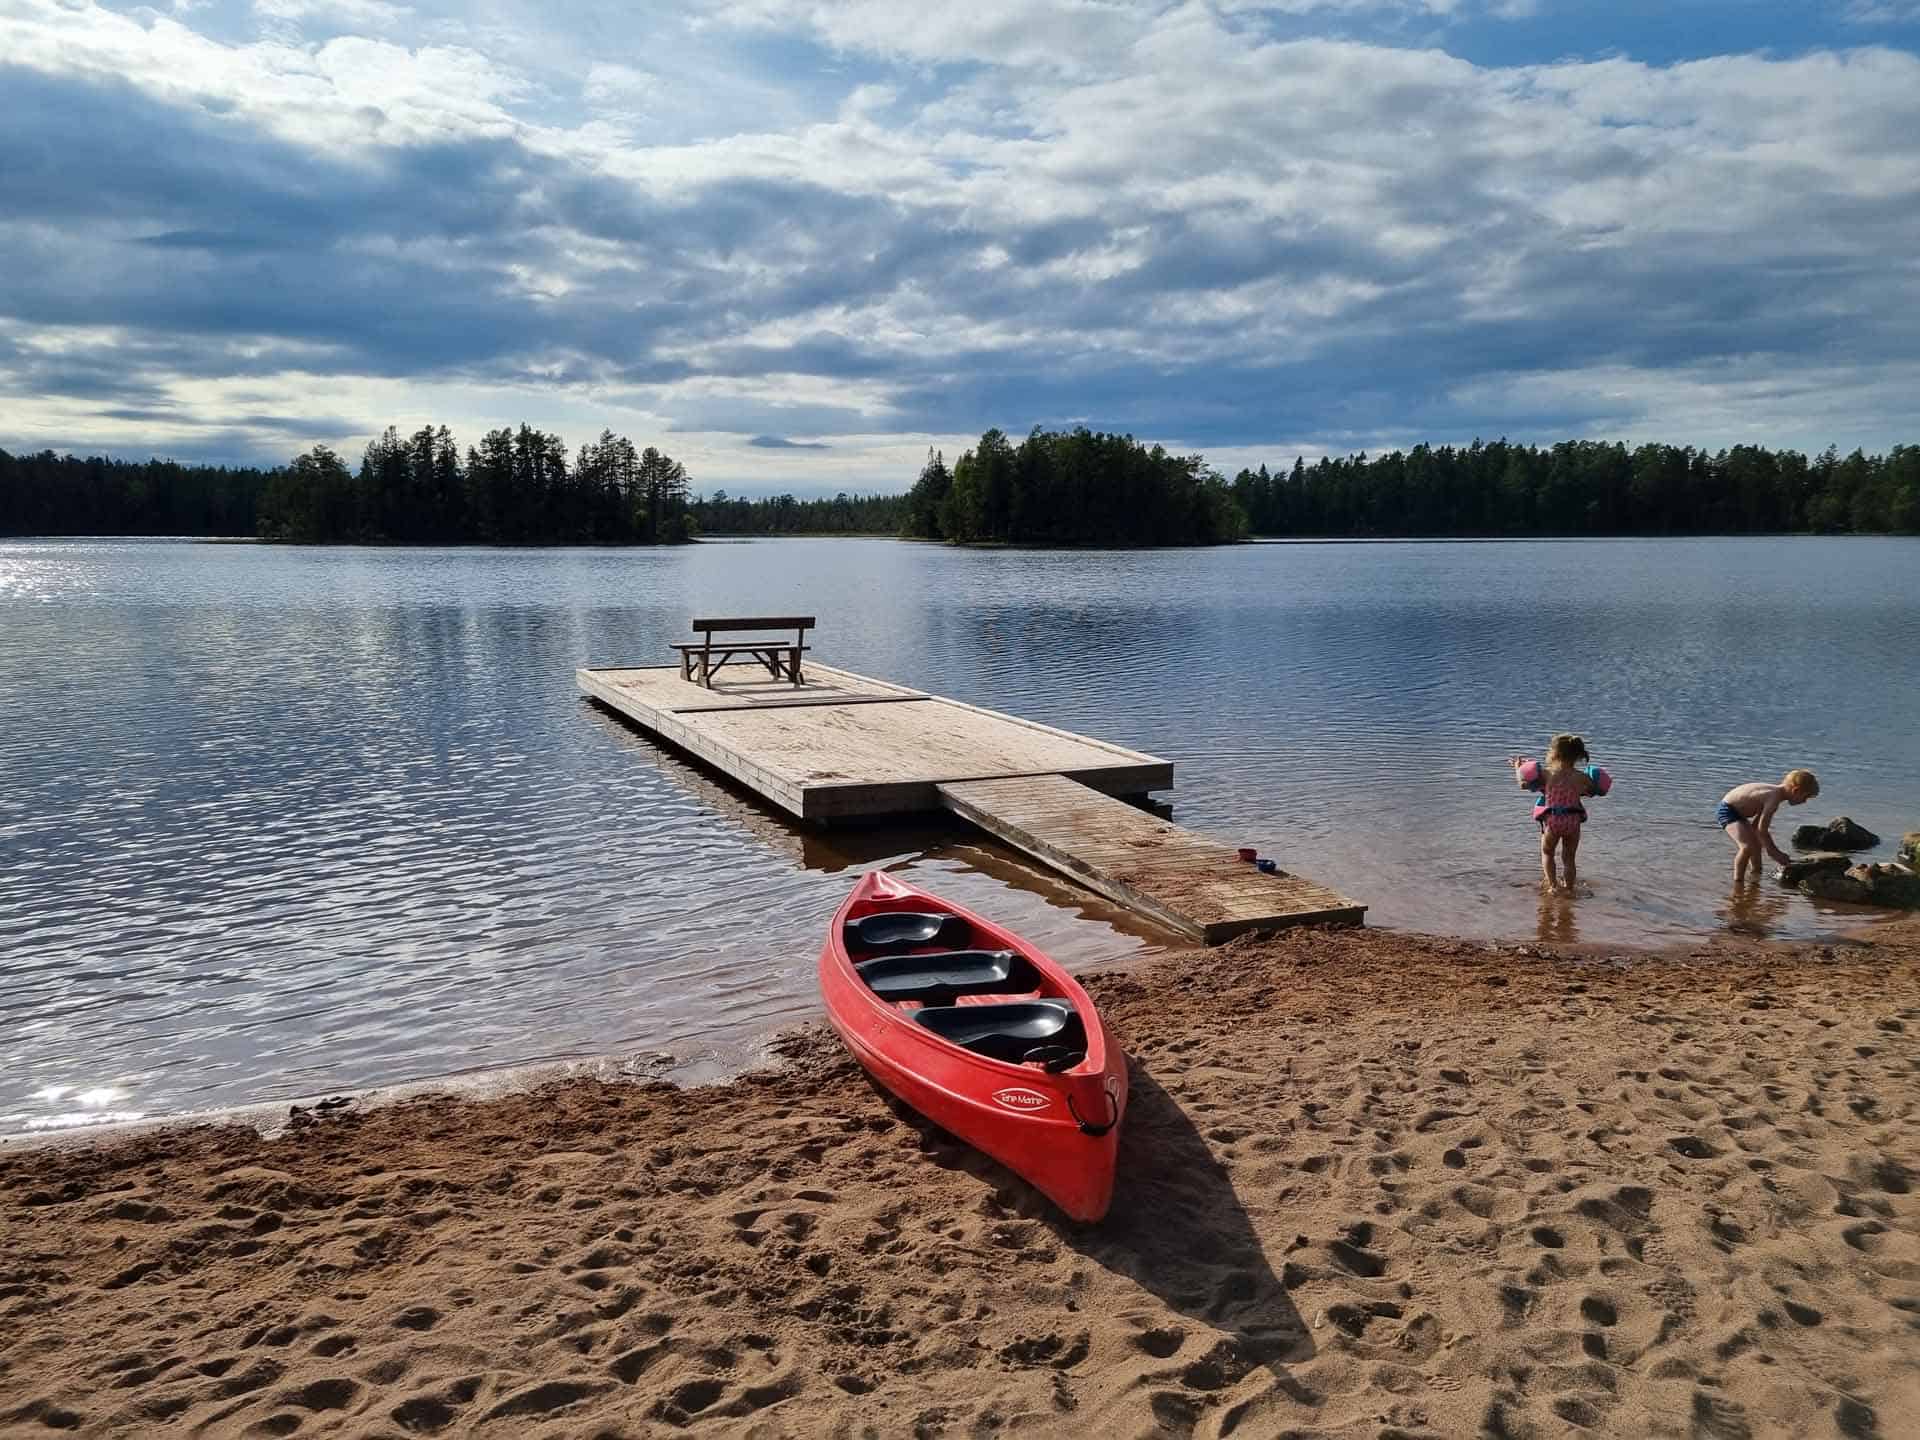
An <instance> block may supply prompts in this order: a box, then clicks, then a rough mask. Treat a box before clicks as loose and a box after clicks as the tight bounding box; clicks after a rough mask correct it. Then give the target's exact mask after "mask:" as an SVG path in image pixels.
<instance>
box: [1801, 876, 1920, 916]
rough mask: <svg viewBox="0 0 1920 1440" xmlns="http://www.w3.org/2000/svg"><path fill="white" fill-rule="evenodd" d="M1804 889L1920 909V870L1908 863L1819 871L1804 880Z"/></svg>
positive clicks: (1855, 900) (1853, 901) (1855, 902)
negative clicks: (1910, 866)
mask: <svg viewBox="0 0 1920 1440" xmlns="http://www.w3.org/2000/svg"><path fill="white" fill-rule="evenodd" d="M1800 889H1801V891H1802V892H1803V893H1804V894H1807V895H1818V896H1819V897H1820V898H1821V899H1822V900H1844V901H1846V902H1847V903H1848V904H1852V905H1885V906H1888V907H1889V908H1892V909H1896V910H1916V909H1920V872H1916V871H1914V870H1912V869H1910V868H1909V867H1907V866H1905V865H1855V866H1854V867H1853V868H1852V869H1850V870H1845V871H1841V870H1816V871H1814V872H1813V873H1812V874H1811V875H1808V876H1805V877H1804V878H1803V879H1802V880H1801V881H1800Z"/></svg>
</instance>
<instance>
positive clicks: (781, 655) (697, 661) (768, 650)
mask: <svg viewBox="0 0 1920 1440" xmlns="http://www.w3.org/2000/svg"><path fill="white" fill-rule="evenodd" d="M813 623H814V621H813V616H811V615H747V616H733V617H728V618H721V619H709V620H695V621H693V622H692V625H691V627H690V628H691V629H694V630H698V631H699V632H700V638H699V639H698V640H690V641H683V642H680V643H678V644H676V645H675V646H674V647H673V648H674V649H675V650H678V651H679V652H680V678H681V679H682V680H691V681H694V682H695V683H697V684H700V685H704V686H706V687H707V689H709V690H711V689H712V688H713V676H714V672H715V671H717V670H719V669H720V668H721V667H722V666H724V665H725V664H726V663H727V662H728V661H729V660H731V659H733V657H734V656H736V655H747V656H751V657H752V658H753V659H755V660H758V661H759V662H760V663H761V664H762V665H764V666H766V667H767V673H768V674H769V675H771V676H773V678H774V679H776V680H782V679H784V680H790V681H792V682H793V683H794V684H795V685H798V684H799V683H800V657H801V656H802V655H804V654H805V653H806V652H807V651H808V650H809V649H811V648H812V647H811V646H810V645H808V644H807V631H809V630H811V629H812V628H813ZM768 630H791V631H793V632H794V638H793V639H792V640H790V641H789V640H752V639H742V638H740V637H741V636H746V635H753V634H756V633H763V632H765V631H768ZM716 634H717V635H719V636H721V638H720V639H718V640H716V639H714V638H713V637H714V636H715V635H716Z"/></svg>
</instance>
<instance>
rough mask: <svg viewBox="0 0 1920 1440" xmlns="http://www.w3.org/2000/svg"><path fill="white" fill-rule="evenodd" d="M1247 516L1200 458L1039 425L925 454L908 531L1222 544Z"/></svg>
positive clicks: (978, 537)
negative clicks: (954, 452)
mask: <svg viewBox="0 0 1920 1440" xmlns="http://www.w3.org/2000/svg"><path fill="white" fill-rule="evenodd" d="M1247 521H1248V515H1247V512H1246V510H1245V508H1244V507H1243V506H1241V505H1238V504H1236V503H1235V502H1234V499H1233V496H1232V494H1231V493H1230V492H1229V490H1228V488H1227V485H1226V483H1225V482H1224V481H1223V480H1222V479H1221V478H1220V476H1219V474H1218V473H1217V472H1215V471H1213V470H1211V469H1209V468H1208V467H1207V462H1206V461H1205V459H1204V458H1202V457H1201V456H1199V455H1169V454H1168V453H1167V452H1166V451H1165V450H1163V449H1162V448H1161V447H1160V446H1158V445H1155V446H1154V447H1152V448H1151V449H1148V448H1147V447H1146V446H1144V445H1142V444H1140V443H1139V442H1138V441H1136V440H1135V439H1134V438H1133V437H1132V436H1131V435H1097V434H1095V433H1094V432H1093V431H1091V430H1086V429H1079V430H1074V431H1071V432H1069V433H1065V434H1061V433H1058V432H1055V431H1047V430H1041V429H1039V428H1037V427H1036V428H1035V429H1034V430H1033V432H1032V433H1031V434H1029V435H1028V436H1027V438H1026V439H1024V440H1022V441H1021V442H1020V443H1019V445H1017V446H1016V445H1013V444H1012V443H1011V442H1009V441H1008V439H1007V437H1006V435H1005V434H1003V433H1002V432H1001V431H999V430H989V431H987V433H986V434H984V435H982V436H981V437H980V443H979V445H978V446H976V447H975V448H974V449H972V450H969V451H967V452H966V453H965V454H964V455H962V456H961V457H960V458H959V460H958V461H956V462H955V463H954V467H953V469H952V470H951V471H949V470H948V469H947V466H946V462H945V460H944V459H943V457H942V456H940V455H939V454H937V453H934V454H930V455H929V456H928V457H927V463H926V465H925V466H924V467H923V468H922V469H921V471H920V478H919V479H918V480H916V481H915V482H914V486H913V489H912V490H911V491H910V492H909V493H908V495H907V524H906V533H907V534H909V535H915V536H919V537H921V538H923V539H929V540H959V541H963V542H968V543H978V542H981V541H1002V542H1006V543H1010V544H1016V545H1220V544H1225V543H1227V542H1228V541H1232V540H1239V539H1243V538H1244V537H1245V536H1246V533H1247Z"/></svg>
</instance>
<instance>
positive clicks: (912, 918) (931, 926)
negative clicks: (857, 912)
mask: <svg viewBox="0 0 1920 1440" xmlns="http://www.w3.org/2000/svg"><path fill="white" fill-rule="evenodd" d="M972 938H973V927H972V926H971V925H969V924H968V923H967V922H966V921H964V920H962V919H961V918H960V917H959V916H958V915H942V914H940V913H938V912H933V913H923V912H921V911H918V910H882V911H879V912H877V913H876V914H872V915H862V916H861V917H860V918H859V919H858V920H849V921H848V922H847V948H848V949H849V950H866V951H869V952H873V951H882V952H884V951H889V950H911V949H913V947H914V946H916V945H932V944H934V943H935V942H936V941H937V942H939V943H940V944H942V945H951V946H954V947H956V948H958V947H959V946H962V945H965V944H966V943H967V942H968V941H969V940H971V939H972Z"/></svg>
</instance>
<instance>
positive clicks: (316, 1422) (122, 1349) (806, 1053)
mask: <svg viewBox="0 0 1920 1440" xmlns="http://www.w3.org/2000/svg"><path fill="white" fill-rule="evenodd" d="M1089 988H1090V989H1091V990H1092V991H1093V993H1094V994H1095V996H1096V998H1097V999H1098V1001H1099V1003H1100V1004H1101V1006H1102V1009H1103V1012H1104V1013H1105V1014H1106V1015H1107V1016H1108V1017H1109V1019H1110V1021H1112V1022H1113V1023H1114V1024H1115V1025H1116V1026H1117V1028H1118V1029H1120V1030H1121V1031H1122V1032H1123V1034H1124V1036H1125V1038H1126V1042H1127V1045H1128V1049H1129V1052H1130V1054H1131V1055H1132V1056H1133V1058H1134V1061H1135V1073H1134V1100H1133V1105H1132V1108H1131V1110H1130V1112H1129V1114H1128V1117H1127V1120H1126V1126H1125V1130H1124V1132H1123V1143H1122V1169H1121V1178H1120V1183H1119V1187H1118V1191H1117V1194H1116V1198H1115V1203H1114V1208H1113V1213H1112V1214H1111V1216H1110V1217H1109V1218H1108V1220H1107V1221H1106V1222H1104V1223H1103V1224H1101V1225H1098V1226H1076V1225H1073V1224H1070V1223H1068V1222H1065V1221H1062V1220H1061V1219H1060V1218H1058V1217H1057V1216H1056V1215H1055V1214H1053V1213H1052V1212H1051V1211H1050V1210H1049V1209H1048V1208H1047V1207H1046V1206H1045V1204H1044V1202H1041V1201H1039V1200H1038V1199H1037V1197H1035V1196H1034V1195H1033V1194H1032V1193H1031V1192H1030V1191H1028V1190H1027V1189H1026V1188H1025V1187H1024V1186H1022V1185H1021V1184H1020V1183H1019V1182H1018V1181H1015V1180H1013V1179H1012V1178H1011V1177H1010V1176H1008V1175H1007V1174H1006V1173H1004V1172H1002V1171H1000V1170H999V1169H998V1168H997V1167H996V1166H994V1165H993V1164H992V1163H991V1162H988V1161H986V1160H984V1159H983V1158H981V1157H979V1156H978V1155H976V1154H974V1153H972V1152H971V1151H969V1150H967V1149H965V1148H963V1147H961V1146H959V1145H958V1144H956V1143H955V1142H953V1141H951V1140H948V1139H946V1138H945V1137H943V1136H941V1135H939V1134H937V1133H935V1132H933V1131H931V1130H930V1129H929V1128H928V1127H926V1126H925V1125H924V1124H923V1123H921V1122H919V1121H918V1120H917V1119H916V1118H915V1117H913V1116H912V1115H911V1114H909V1113H906V1112H903V1111H901V1110H900V1109H898V1108H897V1107H895V1106H893V1105H891V1104H890V1103H889V1102H888V1101H887V1100H886V1099H885V1098H884V1097H882V1096H881V1095H880V1094H878V1093H877V1092H876V1091H875V1090H874V1089H873V1088H872V1087H870V1086H869V1085H868V1084H866V1083H865V1081H864V1080H863V1078H862V1077H861V1075H860V1072H859V1071H858V1069H857V1068H856V1067H855V1066H854V1065H853V1064H852V1063H851V1062H850V1061H849V1060H848V1059H847V1058H846V1056H845V1054H844V1052H843V1051H842V1050H841V1049H840V1047H839V1045H838V1043H837V1041H835V1040H834V1038H833V1037H832V1035H831V1034H830V1033H829V1032H826V1031H825V1030H824V1029H821V1028H814V1029H809V1030H803V1031H800V1032H796V1033H794V1034H793V1035H791V1036H789V1037H787V1038H786V1039H785V1040H783V1041H782V1042H781V1046H780V1049H781V1050H782V1052H783V1054H784V1056H785V1059H784V1063H783V1064H782V1066H781V1067H780V1068H778V1069H776V1070H773V1071H769V1072H766V1073H758V1074H754V1075H752V1076H749V1077H746V1078H743V1079H741V1080H738V1081H735V1082H733V1083H730V1084H726V1085H721V1086H713V1087H707V1088H702V1089H698V1090H692V1091H679V1090H674V1089H672V1088H670V1087H668V1086H665V1085H660V1084H633V1083H628V1084H618V1083H603V1082H600V1081H595V1080H570V1081H565V1082H562V1083H559V1084H556V1085H552V1086H549V1087H546V1088H543V1089H540V1090H537V1091H533V1092H530V1093H525V1094H517V1095H510V1096H507V1097H504V1098H497V1099H489V1100H480V1101H476V1100H460V1099H451V1098H426V1099H415V1100H410V1101H407V1102H405V1103H400V1104H395V1105H392V1106H388V1107H385V1108H380V1109H374V1110H369V1111H366V1113H361V1107H359V1106H357V1105H350V1106H346V1107H343V1108H340V1109H337V1110H332V1111H328V1112H325V1113H319V1112H313V1111H308V1112H305V1113H304V1114H303V1116H302V1117H300V1119H299V1123H295V1124H293V1125H291V1126H289V1128H287V1129H286V1130H285V1132H284V1133H282V1134H279V1135H277V1136H275V1137H274V1138H263V1137H262V1136H261V1135H260V1134H258V1133H257V1132H255V1131H253V1130H251V1129H247V1128H244V1127H240V1126H228V1127H225V1128H209V1127H201V1128H197V1129H179V1130H162V1131H157V1132H152V1133H145V1134H140V1135H135V1136H132V1137H129V1138H122V1139H119V1140H113V1141H105V1142H103V1141H98V1140H96V1141H93V1142H91V1143H83V1142H70V1143H66V1144H62V1145H56V1146H42V1147H38V1148H32V1149H21V1148H9V1149H5V1150H0V1434H4V1435H6V1436H15V1435H18V1436H33V1437H44V1436H46V1435H49V1434H52V1433H68V1434H80V1435H103V1436H149V1435H156V1434H178V1435H195V1436H209V1437H222V1436H261V1435H267V1436H285V1435H299V1436H323V1435H333V1436H354V1437H360V1436H406V1435H418V1434H435V1433H439V1434H466V1433H470V1432H473V1433H480V1434H498V1435H515V1436H518V1435H533V1436H547V1435H551V1436H562V1435H564V1436H604V1437H612V1436H646V1435H674V1434H679V1433H683V1432H685V1433H695V1434H702V1435H741V1436H784V1435H837V1436H849V1437H852V1436H869V1435H871V1436H882V1437H885V1436H895V1435H901V1436H953V1437H961V1436H979V1435H994V1434H1014V1433H1023V1434H1036V1435H1086V1434H1096V1433H1097V1434H1101V1435H1107V1436H1115V1437H1119V1436H1144V1435H1187V1434H1194V1435H1205V1436H1216V1435H1239V1436H1243V1437H1251V1436H1258V1437H1271V1436H1279V1435H1297V1436H1328V1437H1343V1440H1344V1437H1355V1440H1358V1437H1367V1440H1390V1437H1398V1440H1414V1437H1421V1440H1434V1437H1454V1436H1475V1435H1483V1434H1484V1435H1491V1436H1496V1437H1500V1436H1504V1437H1515V1440H1519V1437H1528V1436H1554V1435H1579V1434H1596V1435H1617V1436H1673V1437H1689V1440H1694V1437H1707V1440H1735V1437H1748V1436H1774V1435H1778V1436H1801V1435H1815V1436H1818V1435H1834V1436H1841V1437H1850V1440H1860V1437H1870V1436H1882V1437H1886V1440H1894V1437H1898V1436H1901V1435H1907V1434H1913V1433H1915V1426H1916V1417H1920V1196H1916V1194H1915V1187H1916V1185H1920V1109H1917V1107H1916V1102H1917V1101H1920V1046H1917V1045H1916V1041H1917V1040H1920V935H1916V932H1915V931H1914V930H1913V929H1912V928H1910V927H1909V928H1901V927H1884V928H1883V929H1881V930H1880V931H1877V932H1876V933H1875V934H1874V935H1873V936H1872V938H1871V939H1869V940H1867V941H1864V942H1860V943H1854V944H1847V945H1839V946H1800V947H1791V948H1788V947H1779V948H1774V947H1766V946H1762V945H1758V944H1747V945H1739V944H1737V943H1736V942H1728V941H1718V942H1715V944H1714V945H1712V946H1702V947H1698V948H1697V949H1694V950H1691V951H1689V950H1681V951H1678V952H1674V953H1670V954H1666V955H1662V956H1658V957H1653V958H1637V959H1634V960H1632V961H1628V962H1621V961H1618V960H1613V959H1609V958H1608V957H1607V956H1605V955H1600V954H1592V953H1576V952H1572V951H1557V950H1554V949H1551V948H1549V947H1542V946H1522V947H1514V946H1504V947H1486V946H1480V945H1476V944H1469V943H1466V942H1460V941H1450V940H1444V939H1423V938H1419V937H1411V936H1405V935H1395V934H1389V933H1386V932H1380V931H1370V932H1348V933H1295V934H1292V935H1288V936H1285V937H1280V938H1276V939H1273V940H1268V941H1257V942H1255V941H1243V942H1236V943H1235V944H1234V945H1231V946H1228V947H1226V948H1224V949H1222V950H1219V951H1213V952H1183V953H1180V954H1175V955H1170V956H1167V957H1164V958H1162V959H1159V960H1157V961H1155V962H1153V963H1152V964H1150V965H1148V966H1146V967H1143V968H1141V969H1138V970H1135V971H1132V972H1129V973H1109V974H1104V975H1098V976H1095V977H1093V978H1092V979H1091V981H1090V985H1089Z"/></svg>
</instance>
